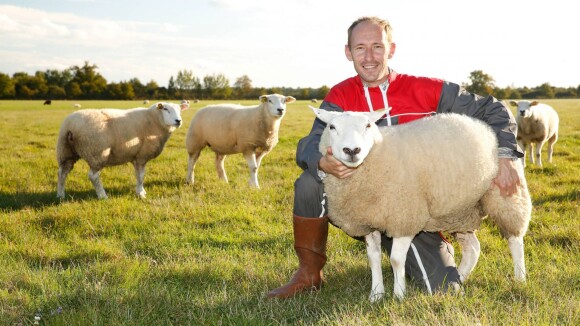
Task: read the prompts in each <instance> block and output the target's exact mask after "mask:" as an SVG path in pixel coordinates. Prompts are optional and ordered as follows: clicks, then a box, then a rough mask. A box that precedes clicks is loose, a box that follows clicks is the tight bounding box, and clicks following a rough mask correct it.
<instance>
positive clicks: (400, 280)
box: [313, 108, 532, 301]
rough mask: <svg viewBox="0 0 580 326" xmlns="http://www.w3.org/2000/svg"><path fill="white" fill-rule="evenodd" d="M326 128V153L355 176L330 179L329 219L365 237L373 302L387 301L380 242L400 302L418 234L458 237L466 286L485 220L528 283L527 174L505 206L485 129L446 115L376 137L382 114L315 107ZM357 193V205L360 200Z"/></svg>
mask: <svg viewBox="0 0 580 326" xmlns="http://www.w3.org/2000/svg"><path fill="white" fill-rule="evenodd" d="M313 111H314V112H315V113H316V115H317V117H318V118H319V119H321V120H322V121H324V122H326V123H327V127H326V129H325V130H324V132H323V134H322V138H321V141H320V148H319V149H320V151H321V153H324V154H325V153H326V152H327V147H328V146H330V147H331V148H332V153H333V155H334V156H335V157H336V158H337V159H338V160H340V161H341V162H342V163H344V164H345V165H347V166H349V167H353V168H355V167H356V168H357V169H356V172H355V173H354V174H352V175H351V176H350V177H348V178H344V179H338V178H336V177H334V176H332V175H329V176H327V177H326V178H325V179H324V189H325V192H326V194H327V198H328V205H329V207H328V208H329V214H330V215H329V217H330V219H331V221H332V222H333V224H334V225H336V226H338V227H340V228H341V229H342V230H343V231H344V232H346V233H347V234H349V235H351V236H365V239H366V241H367V253H368V257H369V260H370V266H371V272H372V290H371V294H370V299H371V301H376V300H378V299H380V298H382V297H383V295H384V293H385V289H384V285H383V277H382V271H381V245H380V243H381V235H380V232H382V233H385V234H387V235H388V236H389V237H393V247H392V252H391V258H390V260H391V266H392V268H393V273H394V289H393V291H394V295H395V296H396V297H397V298H403V297H404V294H405V259H406V255H407V252H408V250H409V248H410V245H411V241H412V240H413V238H414V236H415V235H416V234H417V233H419V232H420V231H433V232H434V231H448V232H451V233H457V239H458V241H459V244H460V245H461V248H462V260H461V264H460V265H459V268H458V271H459V274H460V279H461V281H462V282H463V281H465V280H466V279H467V277H468V276H469V274H470V273H471V271H472V270H473V268H474V267H475V265H476V263H477V260H478V258H479V254H480V246H479V241H478V240H477V237H476V235H475V233H474V231H475V230H476V229H477V228H478V227H479V225H480V222H481V220H482V218H483V216H484V215H489V217H490V218H491V219H492V220H493V221H495V222H496V224H497V225H498V226H499V228H500V230H501V232H502V234H503V235H504V236H505V237H506V238H507V239H508V245H509V248H510V250H511V254H512V259H513V262H514V272H515V279H516V280H518V281H525V277H526V269H525V262H524V246H523V237H524V235H525V233H526V231H527V227H528V223H529V220H530V215H531V209H532V206H531V201H530V196H529V193H528V189H527V185H526V180H525V177H524V171H523V167H522V166H521V165H520V164H518V165H517V169H518V174H519V177H520V179H521V181H522V183H521V186H520V187H519V188H518V192H517V193H516V194H515V195H513V196H511V197H507V198H504V197H502V196H501V195H500V192H499V189H498V188H497V187H495V186H491V185H492V180H493V179H494V178H495V177H496V175H497V171H498V158H497V139H496V136H495V134H494V133H493V132H492V131H491V128H490V127H489V126H487V125H486V124H485V123H483V122H481V121H478V120H475V119H473V118H470V117H467V116H464V115H458V114H439V115H435V116H432V117H428V118H424V119H420V120H417V121H414V122H411V123H407V124H403V125H397V126H393V127H388V128H385V129H382V130H380V131H379V128H378V127H377V126H376V124H375V122H376V121H377V120H378V119H380V117H381V116H382V115H383V114H384V112H383V111H377V112H371V113H366V114H365V113H353V112H344V113H338V112H330V111H325V110H317V109H314V108H313ZM353 194H357V196H358V197H357V200H353Z"/></svg>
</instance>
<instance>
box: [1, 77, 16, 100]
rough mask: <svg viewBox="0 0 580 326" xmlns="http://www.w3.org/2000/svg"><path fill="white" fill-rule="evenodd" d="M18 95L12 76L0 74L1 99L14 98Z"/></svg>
mask: <svg viewBox="0 0 580 326" xmlns="http://www.w3.org/2000/svg"><path fill="white" fill-rule="evenodd" d="M15 94H16V92H15V90H14V83H13V82H12V79H10V76H8V75H7V74H3V73H0V98H12V97H14V95H15Z"/></svg>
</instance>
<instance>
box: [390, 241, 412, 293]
mask: <svg viewBox="0 0 580 326" xmlns="http://www.w3.org/2000/svg"><path fill="white" fill-rule="evenodd" d="M411 241H413V237H400V238H393V247H392V249H391V267H392V268H393V275H394V279H395V281H394V286H393V292H394V294H395V297H397V299H403V298H404V297H405V261H406V260H407V252H408V251H409V247H411Z"/></svg>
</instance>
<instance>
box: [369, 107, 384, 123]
mask: <svg viewBox="0 0 580 326" xmlns="http://www.w3.org/2000/svg"><path fill="white" fill-rule="evenodd" d="M385 113H386V110H385V109H382V110H376V111H373V112H369V113H368V115H369V118H370V119H371V120H372V121H374V122H377V121H379V119H380V118H382V117H383V116H384V115H385Z"/></svg>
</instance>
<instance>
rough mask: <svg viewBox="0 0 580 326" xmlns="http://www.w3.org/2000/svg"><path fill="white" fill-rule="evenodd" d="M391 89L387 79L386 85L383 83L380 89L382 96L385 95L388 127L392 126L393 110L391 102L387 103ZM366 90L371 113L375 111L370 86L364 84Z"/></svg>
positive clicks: (384, 101) (384, 102)
mask: <svg viewBox="0 0 580 326" xmlns="http://www.w3.org/2000/svg"><path fill="white" fill-rule="evenodd" d="M388 88H389V80H388V79H387V80H386V81H385V82H384V83H382V84H381V85H379V89H380V90H381V94H382V95H383V104H384V105H385V111H386V114H387V117H386V119H387V125H389V126H390V125H391V113H390V112H391V108H390V107H389V101H387V89H388ZM364 90H365V97H366V99H367V104H368V106H369V110H370V111H371V112H373V111H374V108H373V103H372V102H371V94H370V93H369V86H368V85H367V84H364Z"/></svg>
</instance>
